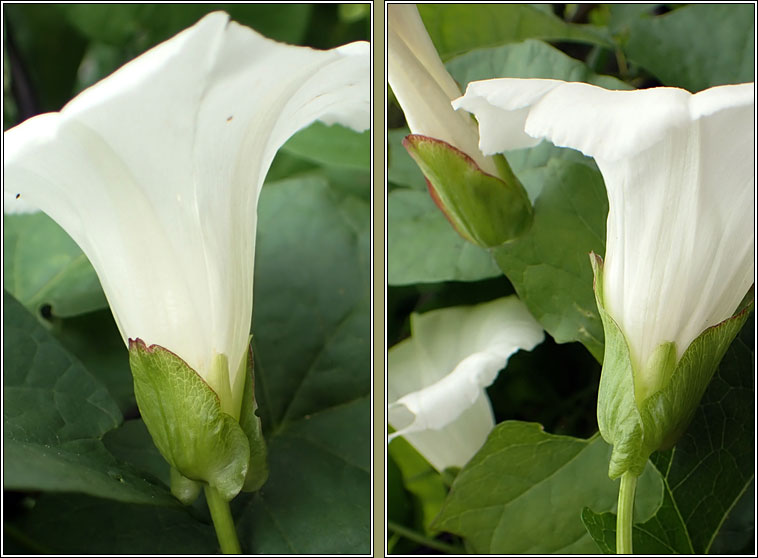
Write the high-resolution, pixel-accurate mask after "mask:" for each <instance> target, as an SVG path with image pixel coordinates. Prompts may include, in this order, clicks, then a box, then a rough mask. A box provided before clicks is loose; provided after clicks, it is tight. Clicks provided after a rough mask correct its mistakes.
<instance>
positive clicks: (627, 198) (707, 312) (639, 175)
mask: <svg viewBox="0 0 758 558" xmlns="http://www.w3.org/2000/svg"><path fill="white" fill-rule="evenodd" d="M737 88H742V90H743V91H744V90H751V91H752V84H747V86H731V89H730V90H728V92H727V91H725V93H726V94H727V95H728V96H729V97H730V98H731V100H732V101H737V100H739V97H741V95H740V94H739V90H738V89H737ZM718 89H721V88H718ZM709 91H713V90H709ZM733 93H737V94H736V95H734V94H733ZM710 95H711V93H709V96H710ZM697 97H698V95H695V96H693V97H692V101H693V104H695V103H694V102H695V101H696V99H697ZM742 99H743V101H745V99H744V96H742ZM721 100H722V101H723V97H722V99H721ZM702 107H703V105H702V104H701V105H700V107H695V108H694V110H692V111H691V112H692V114H693V115H697V114H700V115H704V116H702V117H700V118H697V117H696V118H695V119H694V120H691V121H690V122H689V123H688V124H687V125H686V126H684V127H677V128H674V129H672V130H669V131H668V133H667V134H666V137H665V139H664V140H663V141H662V142H660V143H659V144H657V145H656V146H655V147H654V148H651V149H648V150H646V151H643V152H641V153H639V154H637V155H636V156H634V157H631V158H629V159H628V160H625V161H623V162H622V163H619V162H614V161H605V160H604V159H600V158H597V159H596V160H597V163H598V166H599V167H600V169H601V171H602V172H603V176H604V178H605V182H606V186H607V189H608V197H609V203H610V211H609V215H608V233H607V246H606V262H605V272H604V285H605V303H606V306H607V308H608V310H609V311H610V312H611V314H612V315H613V316H614V317H615V318H616V320H617V321H618V322H619V324H620V325H621V327H622V330H624V332H625V333H626V334H627V338H628V339H629V342H630V344H631V345H632V349H633V354H634V355H635V360H636V361H637V362H638V364H639V365H640V367H644V364H645V363H646V362H647V359H648V358H649V356H650V354H652V352H653V350H655V348H656V347H657V346H658V345H659V344H660V343H662V342H665V341H674V342H675V343H676V345H677V355H678V356H679V357H681V355H682V353H683V352H684V351H685V350H686V348H687V347H688V346H689V344H690V343H691V342H692V341H693V340H694V339H695V338H696V337H697V336H698V335H699V334H700V333H701V332H702V331H703V330H704V329H706V328H707V327H710V326H713V325H715V324H717V323H719V322H721V321H723V320H724V319H726V318H728V317H729V316H731V315H732V314H733V313H734V311H735V310H736V308H737V306H738V304H739V302H740V301H741V299H742V297H743V296H744V295H745V293H746V292H747V290H748V288H749V287H750V285H751V284H752V283H753V275H754V259H753V252H754V242H755V240H754V239H755V236H754V231H753V212H754V207H755V185H754V170H753V159H754V142H753V128H752V124H750V122H751V121H752V119H753V116H752V113H753V102H752V97H750V98H749V100H747V101H746V102H743V103H742V104H732V105H722V107H721V108H718V107H715V106H710V107H707V108H706V109H705V110H703V109H702Z"/></svg>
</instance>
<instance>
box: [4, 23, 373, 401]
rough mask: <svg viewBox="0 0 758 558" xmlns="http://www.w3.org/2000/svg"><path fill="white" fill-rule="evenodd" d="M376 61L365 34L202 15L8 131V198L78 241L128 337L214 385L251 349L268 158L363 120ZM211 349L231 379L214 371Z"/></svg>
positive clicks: (219, 388) (362, 125) (220, 388)
mask: <svg viewBox="0 0 758 558" xmlns="http://www.w3.org/2000/svg"><path fill="white" fill-rule="evenodd" d="M369 67H370V64H369V45H368V43H365V42H359V43H352V44H349V45H345V46H343V47H340V48H336V49H332V50H328V51H317V50H313V49H310V48H305V47H296V46H290V45H285V44H281V43H277V42H275V41H272V40H270V39H267V38H265V37H263V36H261V35H260V34H258V33H257V32H255V31H253V30H252V29H249V28H247V27H244V26H242V25H239V24H237V23H234V22H231V21H229V17H228V16H227V15H226V14H224V13H221V12H216V13H212V14H209V15H208V16H206V17H204V18H203V19H202V20H201V21H199V22H198V23H197V24H196V25H194V26H193V27H191V28H189V29H187V30H185V31H183V32H181V33H179V34H178V35H176V36H175V37H173V38H172V39H170V40H168V41H166V42H164V43H162V44H160V45H158V46H157V47H155V48H153V49H152V50H150V51H148V52H146V53H145V54H143V55H142V56H140V57H138V58H137V59H135V60H133V61H132V62H130V63H128V64H126V65H125V66H124V67H122V68H121V69H119V70H118V71H116V72H115V73H114V74H112V75H111V76H109V77H107V78H105V79H104V80H102V81H101V82H99V83H97V84H96V85H94V86H93V87H90V88H89V89H87V90H85V91H83V92H82V93H81V94H80V95H78V96H77V97H76V98H75V99H73V100H72V101H71V102H70V103H68V104H67V105H66V106H65V107H64V108H63V109H62V110H61V111H60V112H58V113H49V114H43V115H40V116H36V117H34V118H31V119H29V120H27V121H26V122H24V123H22V124H20V125H19V126H17V127H15V128H13V129H11V130H9V131H7V132H5V136H4V140H5V141H4V143H5V155H4V166H5V170H4V172H5V177H4V178H5V182H4V194H5V197H4V199H5V201H6V205H12V204H13V202H14V200H16V199H19V200H20V201H23V202H24V203H28V204H31V205H33V206H36V207H38V208H40V209H41V210H42V211H44V212H45V213H47V214H48V215H50V217H52V218H53V219H54V220H55V221H57V222H58V224H60V225H61V226H62V227H63V228H64V229H65V230H66V231H67V232H68V233H69V234H70V235H71V237H72V238H73V239H74V240H75V241H76V242H77V244H79V246H80V247H81V248H82V250H83V251H84V253H85V254H86V255H87V257H88V258H89V260H90V261H91V262H92V265H93V266H94V268H95V270H96V272H97V274H98V276H99V278H100V282H101V284H102V286H103V290H104V291H105V294H106V296H107V298H108V301H109V303H110V306H111V309H112V311H113V315H114V317H115V319H116V322H117V324H118V327H119V330H120V331H121V334H122V336H123V338H124V341H127V339H129V338H140V339H142V340H144V341H145V342H146V343H147V344H156V345H160V346H162V347H164V348H166V349H168V350H170V351H172V352H174V353H175V354H177V355H178V356H180V357H181V358H182V359H183V360H184V361H185V362H186V363H187V364H188V365H189V366H191V367H192V368H193V369H194V370H195V371H196V372H198V373H199V374H200V375H201V376H202V377H203V378H205V379H206V381H209V382H210V383H211V386H212V387H213V388H214V390H215V391H216V392H217V393H222V392H224V389H223V387H224V386H223V385H222V384H224V383H226V384H227V389H228V386H229V385H231V386H232V387H233V386H235V385H239V384H238V383H237V382H236V379H237V378H235V375H236V374H237V371H238V369H239V368H240V366H239V365H240V363H241V362H242V359H243V358H245V354H246V348H247V345H248V335H249V332H250V321H251V313H252V306H253V300H252V297H253V263H254V253H255V232H256V222H257V218H256V207H257V202H258V195H259V193H260V190H261V186H262V184H263V181H264V178H265V176H266V173H267V171H268V168H269V165H270V164H271V161H272V159H273V157H274V155H275V154H276V152H277V150H278V149H279V147H280V146H281V145H282V144H283V143H284V142H285V141H286V140H287V139H288V138H289V137H290V136H291V135H292V134H294V133H295V132H296V131H298V130H299V129H301V128H303V127H305V126H307V125H308V124H310V123H311V122H313V121H314V120H316V119H319V120H321V121H323V122H325V123H327V124H332V123H340V124H344V125H346V126H349V127H351V128H353V129H355V130H358V131H361V130H364V129H366V128H368V126H369V114H370V111H369ZM6 209H8V208H6ZM11 210H12V209H11ZM218 355H224V356H225V357H226V358H228V363H229V377H228V378H223V377H222V378H217V377H211V378H209V375H210V374H211V370H212V368H213V366H212V364H213V363H214V361H215V362H217V361H218ZM243 369H244V367H243ZM240 376H242V375H240ZM238 391H239V392H241V390H238ZM240 397H241V393H236V394H235V405H236V406H237V411H238V410H239V409H238V406H239V401H238V399H239V398H240Z"/></svg>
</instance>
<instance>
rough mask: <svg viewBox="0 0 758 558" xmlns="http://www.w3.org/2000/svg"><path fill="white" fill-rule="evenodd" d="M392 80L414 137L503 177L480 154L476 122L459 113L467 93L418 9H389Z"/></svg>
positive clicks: (389, 71) (404, 6) (396, 6)
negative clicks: (456, 104) (456, 102)
mask: <svg viewBox="0 0 758 558" xmlns="http://www.w3.org/2000/svg"><path fill="white" fill-rule="evenodd" d="M387 77H388V81H389V84H390V87H392V92H393V93H394V94H395V97H396V98H397V101H398V103H400V106H401V107H402V109H403V112H404V113H405V119H406V121H407V122H408V127H409V128H410V129H411V132H413V133H414V134H420V135H422V136H428V137H431V138H435V139H439V140H442V141H444V142H446V143H449V144H450V145H452V146H453V147H456V148H457V149H459V150H460V151H463V152H464V153H465V154H467V155H468V156H469V157H471V158H472V159H473V160H474V161H475V162H476V164H477V165H479V168H481V169H482V170H483V171H484V172H486V173H488V174H491V175H494V176H497V175H498V173H497V169H496V167H495V163H494V162H493V161H492V159H491V158H489V157H484V156H483V155H482V153H481V152H480V151H479V147H478V142H479V134H478V132H477V129H476V122H474V121H473V120H472V119H471V117H469V116H468V115H466V114H463V113H457V112H455V111H454V110H453V109H452V107H451V106H450V101H452V100H453V99H456V98H458V97H460V95H461V90H460V88H459V87H458V85H457V84H456V83H455V80H454V79H453V78H452V77H451V76H450V74H449V73H448V71H447V70H446V69H445V66H444V65H443V64H442V60H440V57H439V55H438V54H437V50H436V49H435V48H434V44H433V43H432V40H431V39H430V38H429V34H428V33H427V31H426V27H424V23H423V21H421V17H420V16H419V13H418V9H417V8H416V6H415V5H414V4H390V5H388V6H387Z"/></svg>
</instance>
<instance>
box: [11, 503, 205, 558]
mask: <svg viewBox="0 0 758 558" xmlns="http://www.w3.org/2000/svg"><path fill="white" fill-rule="evenodd" d="M6 502H7V500H6ZM6 505H7V504H6ZM16 507H17V508H18V510H16V514H17V515H18V516H20V517H19V518H18V519H17V520H15V521H14V522H13V523H12V524H8V523H7V522H6V523H5V524H4V530H5V531H4V534H5V550H9V549H8V543H9V542H11V544H13V543H15V544H17V545H18V548H17V551H19V552H21V553H28V552H29V547H31V549H32V550H33V551H34V552H35V553H41V554H58V553H60V554H74V555H76V554H95V555H108V554H150V555H156V554H169V555H174V554H205V555H208V554H215V553H216V552H217V548H218V543H217V542H216V535H215V533H214V531H213V526H212V525H211V524H210V519H209V518H208V520H207V521H199V520H198V518H197V517H195V516H193V513H192V512H191V511H190V510H188V509H186V508H183V507H181V506H176V507H157V506H140V505H137V504H123V503H120V502H113V501H109V500H102V499H99V498H92V497H87V496H82V495H78V494H65V495H57V494H44V495H42V496H40V497H38V498H35V499H33V500H32V499H31V498H28V497H27V498H25V499H22V500H20V501H18V502H16ZM7 512H8V508H7V507H6V513H7Z"/></svg>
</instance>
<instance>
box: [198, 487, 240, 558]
mask: <svg viewBox="0 0 758 558" xmlns="http://www.w3.org/2000/svg"><path fill="white" fill-rule="evenodd" d="M205 500H206V502H208V509H209V510H210V511H211V518H213V527H215V529H216V537H218V542H219V544H220V545H221V552H223V553H224V554H242V550H241V549H240V543H239V541H238V540H237V531H236V530H235V528H234V519H232V512H231V510H230V509H229V502H227V501H226V500H224V499H223V498H222V497H221V494H219V492H218V490H216V489H215V488H212V487H210V486H206V487H205Z"/></svg>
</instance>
